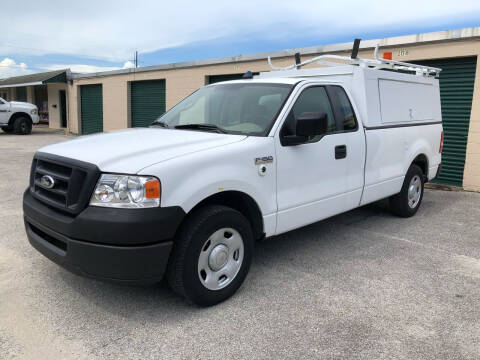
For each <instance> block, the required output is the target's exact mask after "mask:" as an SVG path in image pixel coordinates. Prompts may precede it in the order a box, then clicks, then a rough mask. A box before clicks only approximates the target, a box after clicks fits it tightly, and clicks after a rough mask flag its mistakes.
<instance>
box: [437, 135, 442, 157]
mask: <svg viewBox="0 0 480 360" xmlns="http://www.w3.org/2000/svg"><path fill="white" fill-rule="evenodd" d="M442 151H443V131H442V136H441V137H440V149H438V152H439V153H440V154H441V153H442Z"/></svg>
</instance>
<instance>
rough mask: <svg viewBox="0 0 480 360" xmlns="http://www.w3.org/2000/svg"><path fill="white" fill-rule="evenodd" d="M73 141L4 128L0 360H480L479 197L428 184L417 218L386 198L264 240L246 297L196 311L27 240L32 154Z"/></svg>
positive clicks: (164, 291) (0, 145) (0, 146)
mask: <svg viewBox="0 0 480 360" xmlns="http://www.w3.org/2000/svg"><path fill="white" fill-rule="evenodd" d="M65 139H66V136H65V135H62V134H60V133H51V132H48V131H45V130H40V131H39V130H38V129H34V133H33V134H32V135H30V136H13V135H6V134H0V195H1V197H2V199H1V201H0V358H1V359H9V358H16V357H18V358H23V359H42V358H44V359H55V358H58V359H60V358H61V359H70V358H71V359H78V358H89V359H90V358H92V359H95V358H98V359H104V358H115V359H116V358H130V359H133V358H138V359H166V358H186V359H190V358H191V359H193V358H203V359H225V358H227V359H257V358H259V359H265V358H272V359H279V358H292V359H301V358H305V359H312V358H351V359H374V358H385V359H392V358H398V359H433V358H443V359H461V358H465V359H478V358H479V356H480V260H479V259H480V195H479V194H476V193H468V192H445V191H434V190H428V191H427V192H426V194H425V197H424V202H423V205H422V207H421V209H420V211H419V212H418V214H417V216H415V217H414V218H412V219H400V218H397V217H394V216H392V215H390V214H389V213H388V212H387V211H386V210H385V206H386V205H385V203H384V202H379V203H375V204H373V205H370V206H367V207H364V208H361V209H357V210H354V211H351V212H349V213H346V214H343V215H340V216H336V217H334V218H331V219H329V220H326V221H323V222H320V223H317V224H314V225H311V226H308V227H306V228H303V229H300V230H296V231H293V232H290V233H288V234H285V235H282V236H279V237H277V238H272V239H269V240H266V241H264V242H261V243H259V244H258V246H257V248H256V255H255V258H254V262H253V265H252V268H251V271H250V274H249V276H248V277H247V279H246V281H245V283H244V285H243V286H242V288H241V289H240V291H239V292H238V293H237V294H236V296H234V297H233V298H231V299H230V300H228V301H226V302H224V303H222V304H220V305H218V306H215V307H212V308H208V309H200V308H196V307H194V306H191V305H189V304H187V303H185V302H184V301H183V300H182V299H181V298H179V297H177V296H176V295H174V294H172V293H171V292H170V291H169V290H168V288H165V287H160V286H157V287H147V288H145V287H144V288H141V287H124V286H117V285H112V284H106V283H102V282H98V281H94V280H89V279H84V278H81V277H78V276H76V275H72V274H70V273H68V272H67V271H65V270H63V269H61V268H59V267H58V266H57V265H55V264H53V263H52V262H50V261H49V260H47V259H46V258H44V257H43V256H42V255H40V254H39V253H38V252H37V251H35V250H34V249H33V248H32V247H31V246H30V245H29V244H28V242H27V239H26V236H25V232H24V228H23V223H22V210H21V198H22V192H23V190H24V189H25V188H26V186H27V182H28V172H29V167H30V161H31V158H32V155H33V152H34V151H35V150H36V149H38V148H39V147H41V146H43V145H46V144H49V143H54V142H59V141H64V140H65Z"/></svg>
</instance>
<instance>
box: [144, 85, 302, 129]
mask: <svg viewBox="0 0 480 360" xmlns="http://www.w3.org/2000/svg"><path fill="white" fill-rule="evenodd" d="M292 88H293V85H287V84H269V83H255V82H251V83H249V82H248V83H247V82H244V83H231V84H218V85H214V86H206V87H204V88H201V89H200V90H198V91H196V92H195V93H193V94H192V95H190V96H189V97H187V98H186V99H185V100H183V101H181V102H180V103H179V104H177V105H176V106H175V107H173V108H172V109H171V110H169V111H168V112H167V113H165V114H164V115H162V116H161V117H160V118H158V119H157V120H156V121H157V122H161V123H164V124H166V125H168V126H169V127H175V126H179V125H193V124H210V125H216V126H217V127H219V128H221V129H222V130H224V131H226V132H227V133H231V134H245V135H257V136H266V135H267V134H268V131H269V130H270V128H271V126H272V124H273V121H274V120H275V119H276V116H277V114H278V112H279V111H280V109H281V108H282V106H283V104H284V102H285V100H286V99H287V97H288V95H289V94H290V92H291V90H292ZM154 124H155V122H154ZM154 124H153V125H154Z"/></svg>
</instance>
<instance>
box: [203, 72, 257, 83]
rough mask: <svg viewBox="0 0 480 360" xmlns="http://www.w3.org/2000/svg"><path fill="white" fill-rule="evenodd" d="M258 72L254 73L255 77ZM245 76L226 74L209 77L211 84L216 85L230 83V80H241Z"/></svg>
mask: <svg viewBox="0 0 480 360" xmlns="http://www.w3.org/2000/svg"><path fill="white" fill-rule="evenodd" d="M258 74H259V73H258V72H255V73H253V75H258ZM242 76H243V73H242V74H226V75H210V76H209V77H208V83H209V84H215V83H217V82H221V81H229V80H241V79H242Z"/></svg>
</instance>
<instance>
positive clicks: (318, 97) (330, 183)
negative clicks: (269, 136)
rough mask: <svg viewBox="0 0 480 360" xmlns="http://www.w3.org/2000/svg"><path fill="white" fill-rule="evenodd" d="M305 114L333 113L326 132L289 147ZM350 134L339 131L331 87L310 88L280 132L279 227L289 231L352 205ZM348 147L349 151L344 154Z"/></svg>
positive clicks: (303, 92) (306, 90)
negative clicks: (348, 156) (348, 154)
mask: <svg viewBox="0 0 480 360" xmlns="http://www.w3.org/2000/svg"><path fill="white" fill-rule="evenodd" d="M304 112H320V113H325V114H326V115H327V120H328V126H327V133H326V134H325V135H320V136H316V137H313V138H310V139H309V141H308V142H307V143H304V144H300V145H295V146H285V145H282V141H281V139H282V136H288V135H295V127H296V120H295V119H296V118H298V116H299V115H300V114H301V113H304ZM346 140H347V139H346V135H345V133H343V132H341V131H340V130H339V127H338V126H337V122H336V120H335V117H334V112H333V109H332V105H331V103H330V100H329V96H328V93H327V90H326V88H325V86H322V85H311V84H308V85H306V86H304V88H303V89H301V91H300V92H299V94H298V95H297V98H296V100H295V102H294V103H293V106H292V107H291V109H290V111H289V112H288V115H287V117H286V119H285V121H284V123H283V125H282V126H281V127H280V131H279V132H277V136H276V140H275V147H276V159H277V206H278V214H277V230H276V233H277V234H279V233H283V232H286V231H289V230H292V229H294V228H298V227H300V226H304V225H307V224H311V223H313V222H316V221H319V220H321V219H324V218H327V217H329V216H332V215H335V214H338V213H341V212H343V211H344V210H345V209H346V207H347V204H346V203H347V200H346V192H347V191H346V190H347V175H348V173H347V167H348V166H347V164H348V162H347V161H346V150H345V149H346ZM344 150H345V152H344Z"/></svg>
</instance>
